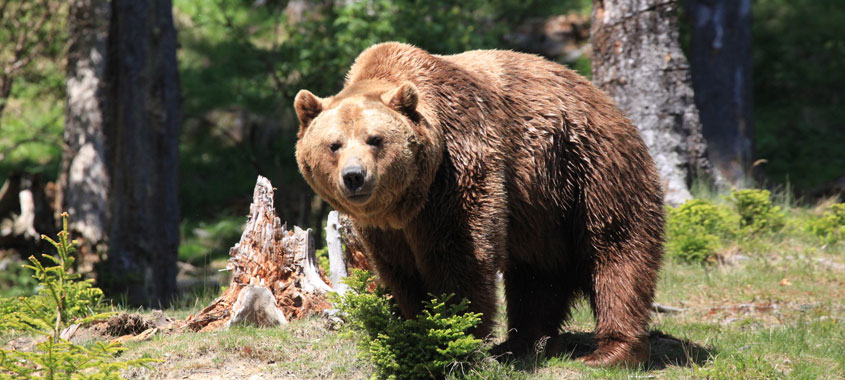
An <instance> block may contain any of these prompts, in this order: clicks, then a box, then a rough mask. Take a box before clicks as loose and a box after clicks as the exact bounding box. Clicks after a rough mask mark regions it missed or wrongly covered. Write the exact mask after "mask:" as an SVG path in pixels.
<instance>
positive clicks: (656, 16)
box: [590, 0, 712, 204]
mask: <svg viewBox="0 0 845 380" xmlns="http://www.w3.org/2000/svg"><path fill="white" fill-rule="evenodd" d="M676 13H677V4H676V2H675V1H667V0H594V7H593V14H592V25H591V30H590V32H591V33H590V38H591V42H592V48H593V56H592V61H593V68H592V70H593V82H594V83H595V84H596V85H598V86H599V87H601V88H602V89H603V90H605V91H606V92H607V93H608V94H610V95H611V97H613V99H614V100H615V101H616V103H617V105H618V106H619V107H620V108H621V109H622V110H623V111H624V112H625V113H626V114H627V115H628V117H629V118H630V119H631V121H633V123H634V125H636V126H637V127H638V128H639V130H640V132H641V134H642V136H643V139H644V140H645V143H646V145H648V149H649V152H650V153H651V155H652V157H653V158H654V161H655V163H656V164H657V167H658V171H659V172H660V176H661V180H662V181H663V185H664V189H665V199H666V201H667V202H668V203H670V204H678V203H681V202H683V201H685V200H687V199H689V198H691V195H690V192H689V185H690V183H691V181H692V180H693V179H694V178H695V177H696V176H705V177H708V176H711V175H712V171H711V169H710V164H709V162H708V160H707V157H706V155H707V152H706V151H707V149H706V143H705V140H704V138H703V137H702V134H701V124H700V122H699V115H698V110H697V109H696V106H695V100H694V95H693V90H692V85H691V81H690V72H689V64H688V63H687V60H686V58H685V57H684V55H683V53H682V52H681V48H680V45H679V43H678V20H677V14H676Z"/></svg>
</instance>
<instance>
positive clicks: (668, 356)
mask: <svg viewBox="0 0 845 380" xmlns="http://www.w3.org/2000/svg"><path fill="white" fill-rule="evenodd" d="M648 345H649V349H650V350H651V353H650V355H649V359H648V361H647V362H646V363H645V365H644V366H643V369H644V370H647V371H651V370H660V369H663V368H666V367H668V366H678V367H692V366H693V365H696V366H703V365H704V364H706V363H707V361H708V360H710V359H711V358H712V357H714V356H715V355H716V351H715V350H714V349H713V348H706V347H704V346H701V345H699V344H697V343H695V342H691V341H689V340H685V339H678V338H675V337H673V336H671V335H668V334H665V333H663V332H660V331H656V330H655V331H652V332H651V333H650V334H649V337H648ZM595 348H596V341H595V338H594V335H593V333H592V332H589V333H568V332H565V333H562V334H560V335H558V336H557V337H555V338H553V339H550V340H549V342H548V345H547V350H548V351H549V353H550V354H551V355H552V356H556V357H563V358H568V359H577V358H580V357H582V356H586V355H588V354H590V353H591V352H593V350H595Z"/></svg>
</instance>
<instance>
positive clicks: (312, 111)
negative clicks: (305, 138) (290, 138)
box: [293, 90, 323, 137]
mask: <svg viewBox="0 0 845 380" xmlns="http://www.w3.org/2000/svg"><path fill="white" fill-rule="evenodd" d="M293 108H294V109H295V110H296V116H297V117H299V122H300V126H299V133H300V137H302V136H301V135H302V132H304V131H305V128H308V124H309V123H311V120H314V118H316V117H317V115H319V114H320V112H323V101H322V100H321V99H320V98H318V97H317V96H316V95H314V94H312V93H311V91H308V90H299V93H297V94H296V98H295V99H294V101H293Z"/></svg>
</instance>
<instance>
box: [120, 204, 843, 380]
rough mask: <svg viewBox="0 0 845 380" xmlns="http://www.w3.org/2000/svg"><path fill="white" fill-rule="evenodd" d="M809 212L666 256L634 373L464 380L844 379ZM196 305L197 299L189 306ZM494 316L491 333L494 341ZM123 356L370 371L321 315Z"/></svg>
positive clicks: (838, 249)
mask: <svg viewBox="0 0 845 380" xmlns="http://www.w3.org/2000/svg"><path fill="white" fill-rule="evenodd" d="M818 212H819V210H814V209H810V208H802V209H790V210H789V216H790V218H789V219H788V220H789V221H791V223H793V225H792V226H790V223H787V226H786V227H785V228H784V230H783V231H782V232H781V233H779V234H772V235H767V236H765V237H762V238H759V237H758V238H745V240H741V241H736V242H734V243H735V244H734V245H733V246H731V247H730V248H728V249H727V250H726V251H725V252H723V253H722V256H723V258H722V261H723V263H722V264H717V265H692V264H682V263H677V262H673V261H671V260H667V261H666V262H665V264H664V267H663V269H662V271H661V276H660V282H659V285H658V290H657V299H656V300H657V302H659V303H661V304H664V305H671V306H675V307H681V308H683V309H684V311H682V312H679V313H673V314H655V315H654V319H653V323H652V331H653V332H652V336H651V345H652V359H651V360H650V362H649V363H648V364H647V366H646V367H645V368H643V369H624V368H589V367H586V366H584V365H583V364H581V363H580V362H577V361H574V360H571V358H570V357H569V356H568V355H562V356H558V357H554V358H551V359H546V358H543V357H542V356H535V357H529V358H524V359H521V360H517V361H512V362H508V363H499V362H497V361H495V360H493V359H490V360H488V361H486V362H484V363H482V365H481V366H479V367H477V368H474V369H463V373H464V374H465V375H467V377H468V378H477V379H558V378H583V379H592V378H615V379H632V378H658V379H675V378H713V379H736V378H748V379H756V378H759V379H764V378H765V379H771V378H810V379H827V378H829V379H837V378H843V377H845V350H842V349H841V347H843V346H845V328H843V321H845V305H843V304H842V302H841V300H843V299H845V276H843V272H845V263H843V259H845V244H843V243H842V242H840V243H838V244H836V245H829V246H822V245H821V243H820V242H819V241H818V240H816V239H815V237H814V236H812V235H810V234H809V233H807V232H806V231H805V230H804V229H802V228H800V225H801V224H802V223H801V220H803V219H807V218H809V217H810V216H811V215H815V214H816V213H818ZM203 305H204V303H202V302H200V301H197V302H196V305H195V306H194V307H193V308H191V309H192V310H198V308H201V307H202V306H203ZM179 310H183V309H182V308H180V309H178V310H175V311H174V312H175V313H176V314H180V312H179ZM502 311H503V308H502ZM181 314H182V315H183V316H184V315H185V313H184V312H182V313H181ZM500 314H501V313H500ZM499 317H500V318H499V319H500V323H499V328H498V334H499V336H503V335H504V332H505V331H504V330H505V329H504V327H501V326H502V325H503V321H501V319H502V318H501V317H502V316H501V315H500V316H499ZM593 324H594V322H593V318H592V314H591V311H590V309H589V307H588V306H587V305H586V303H584V302H581V303H580V304H578V306H577V307H576V308H575V310H574V313H573V317H572V319H571V320H570V321H569V322H568V324H567V325H566V326H565V327H564V329H563V331H565V333H563V334H562V336H561V337H559V338H557V340H556V342H557V343H559V344H564V345H566V347H571V346H572V345H573V344H574V343H581V344H586V345H590V344H591V331H592V329H593ZM549 344H552V343H551V341H550V343H549ZM129 348H130V349H129V351H128V353H127V355H130V357H131V358H134V357H140V356H144V355H149V356H152V357H159V358H163V359H164V360H165V361H164V362H163V363H161V364H158V365H156V366H155V368H157V369H156V371H154V372H150V371H148V370H134V371H136V372H135V373H133V374H129V375H130V378H146V377H152V378H169V377H175V376H179V377H185V376H192V375H199V374H203V376H222V377H224V378H225V377H227V376H229V377H243V378H246V377H249V376H251V375H254V374H258V375H260V376H264V377H267V378H291V379H311V378H329V379H364V378H369V377H370V376H372V373H373V371H372V368H371V367H370V366H369V365H368V363H366V362H364V361H363V360H362V359H358V358H357V355H358V351H357V349H356V347H355V342H354V341H352V339H351V338H350V337H348V336H347V335H345V334H343V333H342V332H339V331H337V330H335V329H334V328H332V327H330V325H329V323H328V322H327V321H326V320H325V319H321V318H312V319H306V320H302V321H296V322H293V323H291V324H289V325H287V326H284V327H281V328H276V329H257V328H249V327H243V328H237V329H232V330H229V331H219V332H215V333H196V334H195V333H185V334H176V335H168V336H158V337H156V338H154V340H152V341H149V342H142V343H133V344H132V345H130V346H129ZM578 350H581V351H584V348H583V346H581V348H578V349H576V352H574V354H575V356H578V355H580V354H581V353H579V352H577V351H578ZM565 352H568V351H565ZM455 371H461V369H455ZM452 377H454V378H457V376H454V375H453V376H452Z"/></svg>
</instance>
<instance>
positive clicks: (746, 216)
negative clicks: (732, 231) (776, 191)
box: [727, 189, 785, 233]
mask: <svg viewBox="0 0 845 380" xmlns="http://www.w3.org/2000/svg"><path fill="white" fill-rule="evenodd" d="M771 195H772V194H771V193H770V192H769V191H768V190H760V189H744V190H734V191H731V194H730V195H729V196H728V197H727V199H728V201H730V202H731V203H732V204H733V205H734V207H736V211H737V212H738V213H739V217H740V220H739V223H740V227H741V228H742V229H744V230H745V231H749V232H751V233H756V232H767V231H769V232H771V231H777V230H778V229H780V228H781V227H783V224H784V218H785V215H784V213H783V211H782V210H781V208H780V207H779V206H775V205H773V204H772V198H771Z"/></svg>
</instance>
